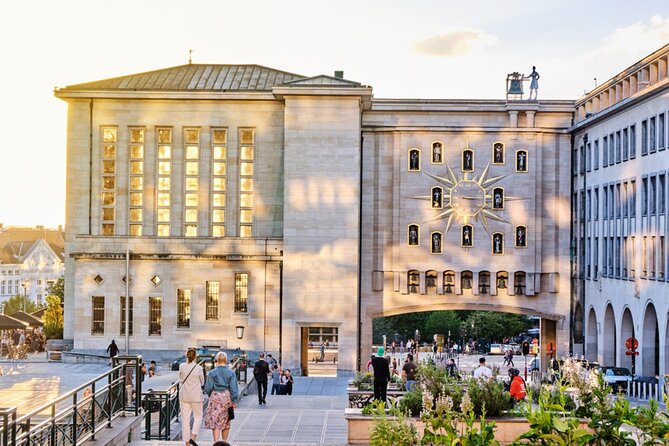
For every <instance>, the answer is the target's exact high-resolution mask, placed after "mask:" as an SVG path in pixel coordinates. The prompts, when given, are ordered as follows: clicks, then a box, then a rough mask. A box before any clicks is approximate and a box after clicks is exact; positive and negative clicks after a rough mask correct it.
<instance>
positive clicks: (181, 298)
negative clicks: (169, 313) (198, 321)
mask: <svg viewBox="0 0 669 446" xmlns="http://www.w3.org/2000/svg"><path fill="white" fill-rule="evenodd" d="M177 328H190V290H177Z"/></svg>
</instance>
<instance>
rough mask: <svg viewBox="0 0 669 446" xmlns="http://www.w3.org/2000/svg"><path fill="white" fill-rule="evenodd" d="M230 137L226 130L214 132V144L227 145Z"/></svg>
mask: <svg viewBox="0 0 669 446" xmlns="http://www.w3.org/2000/svg"><path fill="white" fill-rule="evenodd" d="M227 136H228V131H227V130H225V129H216V130H214V144H225V143H226V140H227Z"/></svg>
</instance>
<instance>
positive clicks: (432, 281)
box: [425, 271, 437, 292]
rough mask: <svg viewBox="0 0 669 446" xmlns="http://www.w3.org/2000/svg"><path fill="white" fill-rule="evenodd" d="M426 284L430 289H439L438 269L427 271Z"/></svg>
mask: <svg viewBox="0 0 669 446" xmlns="http://www.w3.org/2000/svg"><path fill="white" fill-rule="evenodd" d="M425 286H426V287H427V288H428V289H430V288H433V289H434V291H435V292H436V291H437V272H436V271H426V272H425Z"/></svg>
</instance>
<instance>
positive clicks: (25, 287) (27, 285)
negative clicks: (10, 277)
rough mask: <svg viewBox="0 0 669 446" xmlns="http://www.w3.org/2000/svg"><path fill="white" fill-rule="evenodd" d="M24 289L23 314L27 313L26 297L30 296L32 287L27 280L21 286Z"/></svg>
mask: <svg viewBox="0 0 669 446" xmlns="http://www.w3.org/2000/svg"><path fill="white" fill-rule="evenodd" d="M21 286H22V287H23V312H24V313H25V312H26V297H27V296H26V295H27V294H28V287H29V286H30V282H28V281H27V280H24V281H23V283H22V284H21Z"/></svg>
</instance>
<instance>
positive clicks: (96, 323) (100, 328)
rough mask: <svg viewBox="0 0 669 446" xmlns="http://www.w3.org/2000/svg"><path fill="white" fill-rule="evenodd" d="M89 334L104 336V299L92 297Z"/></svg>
mask: <svg viewBox="0 0 669 446" xmlns="http://www.w3.org/2000/svg"><path fill="white" fill-rule="evenodd" d="M91 305H92V310H93V311H92V312H91V334H92V335H103V334H105V297H104V296H93V297H92V299H91Z"/></svg>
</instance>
